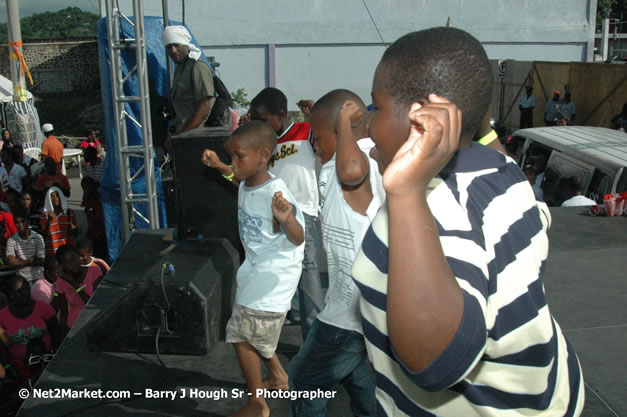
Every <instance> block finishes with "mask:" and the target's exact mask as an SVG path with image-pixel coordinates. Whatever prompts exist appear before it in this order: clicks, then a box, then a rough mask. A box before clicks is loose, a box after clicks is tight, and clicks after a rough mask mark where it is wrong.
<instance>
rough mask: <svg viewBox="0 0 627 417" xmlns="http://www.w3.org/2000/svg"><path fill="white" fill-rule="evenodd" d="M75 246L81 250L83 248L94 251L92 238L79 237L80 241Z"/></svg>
mask: <svg viewBox="0 0 627 417" xmlns="http://www.w3.org/2000/svg"><path fill="white" fill-rule="evenodd" d="M74 247H75V248H76V250H78V251H79V252H80V251H82V250H88V251H93V250H94V247H93V245H92V244H91V240H89V239H87V238H85V237H84V238H82V239H79V240H78V242H76V244H75V245H74Z"/></svg>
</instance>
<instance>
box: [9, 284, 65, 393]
mask: <svg viewBox="0 0 627 417" xmlns="http://www.w3.org/2000/svg"><path fill="white" fill-rule="evenodd" d="M8 284H9V285H8V288H9V294H8V298H9V305H8V306H6V307H5V308H3V309H2V310H0V330H2V331H0V341H1V342H2V343H3V344H4V345H5V346H6V347H8V349H9V361H10V363H11V365H12V366H14V367H15V368H16V369H17V372H18V375H19V382H20V383H23V382H24V381H26V380H28V378H29V374H28V369H27V367H26V366H25V361H24V359H26V345H27V344H28V342H29V341H30V340H32V339H38V338H41V339H42V340H43V341H44V344H45V346H46V349H47V350H50V349H52V348H56V347H58V346H59V342H60V333H59V325H58V322H57V317H56V314H55V311H54V309H53V308H52V307H50V306H49V305H48V304H46V303H44V302H42V301H36V300H33V299H32V298H31V296H30V286H29V285H28V282H27V281H26V280H25V279H24V278H22V277H20V276H17V275H16V276H14V277H12V278H11V279H10V281H9V283H8Z"/></svg>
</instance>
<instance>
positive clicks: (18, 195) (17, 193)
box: [4, 187, 20, 201]
mask: <svg viewBox="0 0 627 417" xmlns="http://www.w3.org/2000/svg"><path fill="white" fill-rule="evenodd" d="M9 194H11V195H12V196H14V197H17V200H18V201H19V199H20V192H19V191H17V190H15V189H13V188H11V187H9V189H8V190H7V193H6V194H5V195H4V199H5V201H6V198H7V197H8V196H9Z"/></svg>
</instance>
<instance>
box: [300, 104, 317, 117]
mask: <svg viewBox="0 0 627 417" xmlns="http://www.w3.org/2000/svg"><path fill="white" fill-rule="evenodd" d="M314 104H315V102H314V101H313V100H299V101H298V102H297V103H296V105H297V106H298V108H299V109H300V111H302V112H303V114H304V115H305V116H309V115H310V114H311V109H313V106H314Z"/></svg>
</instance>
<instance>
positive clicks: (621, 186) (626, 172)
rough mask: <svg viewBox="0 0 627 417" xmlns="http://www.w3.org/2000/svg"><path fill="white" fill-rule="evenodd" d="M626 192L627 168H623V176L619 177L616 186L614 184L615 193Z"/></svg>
mask: <svg viewBox="0 0 627 417" xmlns="http://www.w3.org/2000/svg"><path fill="white" fill-rule="evenodd" d="M626 191H627V168H623V174H622V175H621V176H620V179H619V180H618V184H616V192H617V193H624V192H626Z"/></svg>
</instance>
